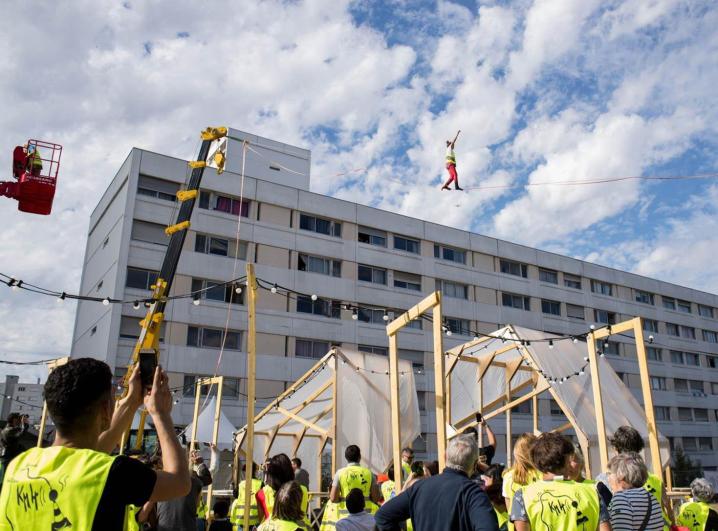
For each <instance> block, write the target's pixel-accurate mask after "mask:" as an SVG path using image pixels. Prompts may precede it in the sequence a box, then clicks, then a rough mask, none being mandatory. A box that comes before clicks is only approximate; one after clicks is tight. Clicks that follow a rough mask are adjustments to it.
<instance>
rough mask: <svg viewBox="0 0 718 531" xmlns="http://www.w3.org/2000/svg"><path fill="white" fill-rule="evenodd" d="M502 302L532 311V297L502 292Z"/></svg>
mask: <svg viewBox="0 0 718 531" xmlns="http://www.w3.org/2000/svg"><path fill="white" fill-rule="evenodd" d="M501 304H502V305H503V306H506V307H508V308H517V309H519V310H526V311H527V312H530V311H531V298H530V297H527V296H525V295H515V294H513V293H502V294H501Z"/></svg>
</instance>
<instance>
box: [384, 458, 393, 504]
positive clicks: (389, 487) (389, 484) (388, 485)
mask: <svg viewBox="0 0 718 531" xmlns="http://www.w3.org/2000/svg"><path fill="white" fill-rule="evenodd" d="M386 475H387V476H388V478H389V479H387V480H386V481H384V482H383V483H382V484H381V486H380V490H381V497H382V500H383V503H386V502H388V501H389V500H390V499H392V498H393V497H394V496H396V491H395V490H394V485H395V484H396V483H395V481H394V479H395V476H394V463H392V464H391V465H389V468H387V470H386Z"/></svg>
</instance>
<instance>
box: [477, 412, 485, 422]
mask: <svg viewBox="0 0 718 531" xmlns="http://www.w3.org/2000/svg"><path fill="white" fill-rule="evenodd" d="M483 420H484V416H483V415H482V414H481V413H479V412H478V411H477V412H476V422H478V423H479V424H481V421H483Z"/></svg>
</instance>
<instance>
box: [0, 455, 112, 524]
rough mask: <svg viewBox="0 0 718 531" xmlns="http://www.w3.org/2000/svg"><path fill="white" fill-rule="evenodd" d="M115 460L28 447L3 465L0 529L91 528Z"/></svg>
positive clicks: (107, 456)
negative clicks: (4, 471)
mask: <svg viewBox="0 0 718 531" xmlns="http://www.w3.org/2000/svg"><path fill="white" fill-rule="evenodd" d="M114 460H115V458H114V457H112V456H109V455H107V454H105V453H102V452H96V451H94V450H85V449H75V448H65V447H64V446H52V447H50V448H32V449H30V450H28V451H26V452H23V453H22V454H20V455H19V456H17V457H16V458H15V459H14V460H13V461H12V462H11V463H10V465H9V466H8V468H7V472H6V474H5V480H4V482H3V488H2V493H1V494H0V513H1V514H2V518H0V530H2V531H10V530H15V531H18V530H21V529H22V530H25V529H27V530H30V529H60V528H62V527H68V528H69V527H70V526H72V529H92V523H93V521H94V520H95V511H96V510H97V506H98V504H99V503H100V498H101V497H102V491H103V490H104V489H105V482H106V481H107V475H108V474H109V473H110V468H111V467H112V463H113V462H114Z"/></svg>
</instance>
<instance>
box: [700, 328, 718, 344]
mask: <svg viewBox="0 0 718 531" xmlns="http://www.w3.org/2000/svg"><path fill="white" fill-rule="evenodd" d="M703 341H707V342H708V343H718V333H716V332H714V331H713V330H703Z"/></svg>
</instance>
